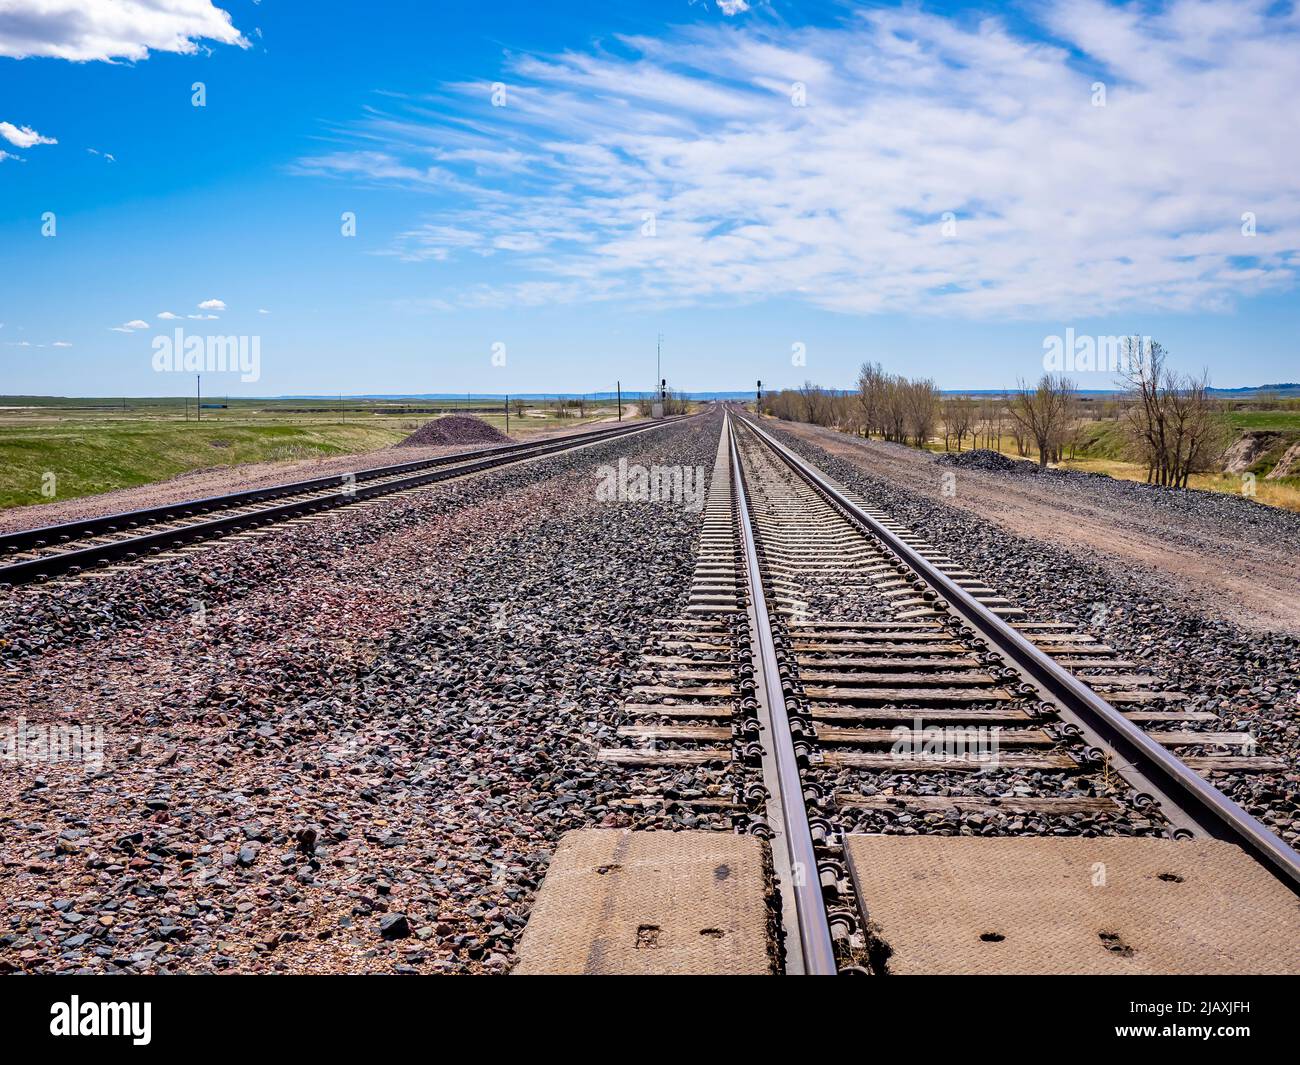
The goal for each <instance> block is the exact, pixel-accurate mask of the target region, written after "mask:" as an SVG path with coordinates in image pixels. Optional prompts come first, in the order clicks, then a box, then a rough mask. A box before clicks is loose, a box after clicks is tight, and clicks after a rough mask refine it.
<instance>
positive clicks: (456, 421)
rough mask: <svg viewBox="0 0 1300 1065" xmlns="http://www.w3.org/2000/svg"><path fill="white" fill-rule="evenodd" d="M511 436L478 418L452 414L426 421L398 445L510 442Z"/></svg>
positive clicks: (424, 445)
mask: <svg viewBox="0 0 1300 1065" xmlns="http://www.w3.org/2000/svg"><path fill="white" fill-rule="evenodd" d="M509 443H512V441H511V439H510V437H508V436H506V434H505V433H503V432H501V430H500V429H497V428H495V427H493V426H491V425H488V423H487V422H484V421H480V420H479V419H478V418H467V417H465V416H464V415H461V414H451V415H448V416H447V417H445V418H435V419H434V420H433V421H431V422H425V423H424V424H423V425H422V426H420V428H418V429H417V430H415V432H413V433H412V434H411V435H410V436H408V437H407V438H406V439H405V440H403V441H402V442H401V443H400V444H398V445H397V446H398V447H434V446H437V445H439V444H509Z"/></svg>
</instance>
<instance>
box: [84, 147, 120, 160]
mask: <svg viewBox="0 0 1300 1065" xmlns="http://www.w3.org/2000/svg"><path fill="white" fill-rule="evenodd" d="M86 151H88V152H89V153H90V154H91V155H98V156H99V157H100V158H101V159H107V160H108V161H109V162H110V163H116V162H117V159H116V158H115V157H114V155H113V153H112V152H101V151H99V150H97V149H95V148H87V149H86Z"/></svg>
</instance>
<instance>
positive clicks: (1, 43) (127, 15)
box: [0, 0, 248, 62]
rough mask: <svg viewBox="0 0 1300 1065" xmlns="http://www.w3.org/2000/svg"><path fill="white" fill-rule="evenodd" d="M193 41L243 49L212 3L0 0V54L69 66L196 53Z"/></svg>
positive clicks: (243, 44) (237, 35)
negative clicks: (61, 61) (154, 54)
mask: <svg viewBox="0 0 1300 1065" xmlns="http://www.w3.org/2000/svg"><path fill="white" fill-rule="evenodd" d="M199 41H216V42H218V43H220V44H233V45H238V46H239V47H240V48H247V47H248V42H247V41H246V40H245V39H244V37H243V36H242V35H241V34H240V32H239V31H238V30H237V29H235V27H234V26H233V25H232V24H231V21H230V15H229V14H228V13H227V12H225V11H223V10H222V9H221V8H219V7H216V6H215V5H214V4H213V3H212V0H0V56H9V57H11V58H14V59H25V58H28V57H29V56H49V57H52V58H55V59H70V60H73V61H74V62H88V61H92V60H101V61H104V62H111V61H113V60H115V59H128V60H137V59H147V58H148V56H149V53H150V51H154V52H179V53H182V54H185V55H190V54H193V53H194V52H197V51H198V50H199V44H198V42H199Z"/></svg>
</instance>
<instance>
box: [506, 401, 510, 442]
mask: <svg viewBox="0 0 1300 1065" xmlns="http://www.w3.org/2000/svg"><path fill="white" fill-rule="evenodd" d="M509 435H510V393H509V392H507V393H506V436H509Z"/></svg>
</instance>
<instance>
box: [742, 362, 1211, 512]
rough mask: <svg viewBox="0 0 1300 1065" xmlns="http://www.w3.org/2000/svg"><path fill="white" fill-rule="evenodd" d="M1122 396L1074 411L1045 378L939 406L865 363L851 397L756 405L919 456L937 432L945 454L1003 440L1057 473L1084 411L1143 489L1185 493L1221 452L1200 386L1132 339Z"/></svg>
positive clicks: (928, 386) (811, 394) (1056, 378)
mask: <svg viewBox="0 0 1300 1065" xmlns="http://www.w3.org/2000/svg"><path fill="white" fill-rule="evenodd" d="M1125 367H1126V369H1125V373H1124V377H1125V389H1124V392H1123V393H1122V394H1121V395H1119V396H1117V397H1107V398H1103V399H1099V400H1096V401H1093V402H1091V403H1088V404H1084V403H1082V402H1081V400H1080V397H1079V393H1078V388H1077V386H1076V385H1075V383H1074V381H1072V380H1071V379H1070V378H1068V377H1065V376H1064V375H1062V374H1052V373H1045V374H1043V376H1042V377H1041V378H1039V379H1038V381H1037V382H1035V383H1033V384H1028V383H1026V382H1024V381H1020V382H1018V386H1017V388H1016V390H1015V391H1014V392H1011V393H1008V394H1005V395H1001V394H997V395H984V396H972V395H954V396H948V397H946V398H942V397H941V396H940V393H939V390H938V389H937V388H936V387H935V384H934V381H932V380H930V379H928V378H907V377H903V376H902V375H901V374H891V373H886V372H885V370H884V369H883V368H882V367H881V365H880V364H879V363H872V362H864V363H863V364H862V368H861V370H860V371H859V372H858V381H857V388H856V390H853V391H834V390H830V389H826V388H823V387H821V386H820V385H815V384H813V383H812V382H810V381H809V382H805V383H804V385H803V386H802V387H801V388H790V389H785V390H783V391H780V392H774V393H770V394H769V395H767V396H766V397H764V409H765V410H766V412H767V413H769V414H774V415H776V416H777V417H779V418H785V419H787V420H790V421H800V422H810V423H812V424H814V425H823V426H827V427H830V428H835V429H839V430H841V431H843V432H849V433H853V434H855V435H858V436H865V437H872V436H878V437H880V438H881V439H883V440H890V441H894V442H897V443H902V444H911V445H913V446H914V447H924V446H926V444H927V443H928V442H929V441H930V440H931V439H932V438H935V437H936V431H937V429H939V428H941V429H942V438H943V444H944V449H945V450H949V449H951V448H952V447H953V446H954V445H955V446H956V449H957V450H958V451H960V450H962V448H963V447H964V445H965V442H966V440H967V438H970V440H971V442H972V446H973V447H981V446H982V447H986V448H989V449H991V450H995V451H1001V450H1002V444H1003V437H1004V434H1005V435H1006V436H1008V437H1009V438H1010V440H1011V441H1012V442H1013V443H1014V445H1015V449H1016V453H1017V454H1019V455H1020V456H1021V457H1028V456H1029V455H1030V454H1031V453H1036V454H1037V457H1038V464H1039V465H1040V466H1046V465H1048V463H1059V462H1060V461H1062V459H1063V458H1064V457H1065V453H1066V451H1067V449H1068V450H1069V451H1070V452H1071V455H1073V454H1075V453H1076V452H1077V450H1078V448H1079V446H1080V444H1081V442H1082V441H1083V440H1084V439H1085V437H1086V436H1087V432H1086V429H1087V424H1088V420H1087V415H1085V413H1084V407H1085V406H1086V407H1090V408H1091V410H1092V417H1093V418H1094V419H1100V418H1103V417H1104V418H1108V419H1115V420H1118V421H1119V422H1120V423H1121V424H1122V425H1123V426H1124V427H1125V428H1126V430H1127V433H1126V435H1127V438H1128V446H1129V451H1130V457H1132V458H1133V459H1134V461H1138V462H1143V463H1145V464H1146V466H1147V480H1148V482H1150V483H1154V484H1161V485H1167V486H1171V487H1178V488H1185V487H1186V486H1187V480H1188V476H1189V475H1190V474H1192V473H1197V472H1201V471H1204V470H1208V469H1211V468H1213V466H1214V464H1215V463H1216V462H1217V461H1218V459H1219V458H1220V457H1221V456H1222V454H1223V449H1224V447H1225V446H1226V444H1227V440H1228V435H1227V430H1226V427H1225V424H1224V420H1223V418H1222V415H1221V412H1220V410H1219V404H1217V403H1216V401H1215V400H1214V399H1213V397H1212V396H1211V394H1210V392H1209V383H1208V379H1207V378H1206V376H1205V375H1204V374H1203V375H1202V376H1201V377H1199V378H1198V377H1192V376H1191V375H1189V374H1181V373H1177V372H1175V371H1173V370H1172V369H1170V368H1169V366H1168V364H1167V354H1166V352H1165V350H1164V348H1163V347H1161V346H1160V345H1159V344H1154V343H1152V344H1149V345H1147V346H1146V347H1143V345H1142V341H1141V340H1140V339H1139V338H1137V337H1133V338H1130V339H1129V340H1128V341H1127V342H1126V348H1125Z"/></svg>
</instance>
